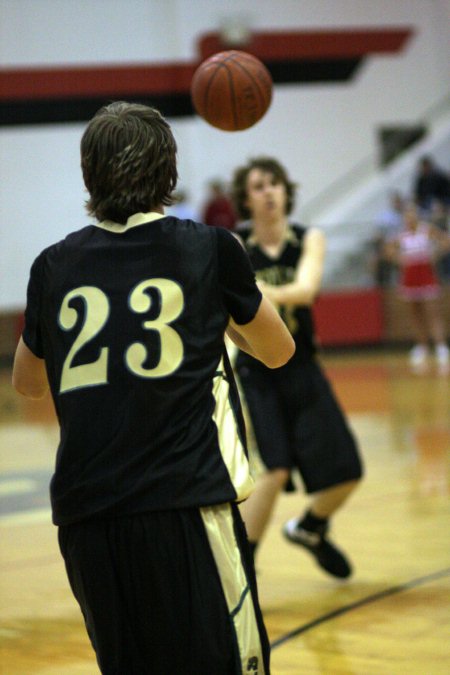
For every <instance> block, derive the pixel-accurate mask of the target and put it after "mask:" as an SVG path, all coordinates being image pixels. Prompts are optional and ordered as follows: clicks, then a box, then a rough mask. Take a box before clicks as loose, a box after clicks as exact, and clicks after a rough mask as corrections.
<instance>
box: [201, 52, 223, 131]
mask: <svg viewBox="0 0 450 675" xmlns="http://www.w3.org/2000/svg"><path fill="white" fill-rule="evenodd" d="M217 65H218V66H220V68H221V67H222V66H223V63H218V64H217ZM218 72H219V68H215V69H214V72H213V74H212V76H211V77H210V78H209V80H208V84H207V85H206V87H205V93H204V100H203V103H204V111H205V118H206V117H207V116H208V94H209V90H210V87H211V86H212V83H213V81H214V78H215V77H216V75H217V73H218Z"/></svg>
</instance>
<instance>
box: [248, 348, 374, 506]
mask: <svg viewBox="0 0 450 675" xmlns="http://www.w3.org/2000/svg"><path fill="white" fill-rule="evenodd" d="M236 370H237V374H238V377H239V382H240V386H241V390H242V393H243V395H244V399H245V404H246V406H247V411H248V417H249V420H250V423H251V426H252V430H253V434H254V438H255V441H256V446H257V449H258V452H259V455H260V459H261V461H262V463H263V465H264V466H265V467H266V468H267V469H275V468H287V469H289V470H294V469H297V470H298V472H299V474H300V477H301V479H302V481H303V484H304V486H305V490H306V492H308V493H312V492H318V491H319V490H324V489H326V488H328V487H332V486H334V485H337V484H339V483H344V482H347V481H350V480H356V479H358V478H360V477H361V475H362V465H361V459H360V455H359V452H358V448H357V444H356V441H355V438H354V436H353V433H352V432H351V430H350V428H349V425H348V423H347V421H346V419H345V417H344V414H343V412H342V410H341V408H340V406H339V404H338V402H337V400H336V397H335V395H334V393H333V390H332V388H331V386H330V384H329V382H328V380H327V378H326V377H325V375H324V373H323V371H322V370H321V368H320V366H319V364H318V363H317V362H315V361H312V362H307V363H302V362H300V361H296V360H293V361H290V362H288V363H287V364H286V365H285V366H283V367H281V368H277V369H274V370H271V369H269V368H266V367H264V366H260V365H259V364H258V363H250V364H247V363H242V364H239V362H238V364H237V367H236Z"/></svg>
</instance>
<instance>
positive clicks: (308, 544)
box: [283, 518, 352, 579]
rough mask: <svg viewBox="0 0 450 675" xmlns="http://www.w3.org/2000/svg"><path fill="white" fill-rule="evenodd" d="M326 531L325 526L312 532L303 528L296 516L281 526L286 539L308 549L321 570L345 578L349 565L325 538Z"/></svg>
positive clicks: (350, 571)
mask: <svg viewBox="0 0 450 675" xmlns="http://www.w3.org/2000/svg"><path fill="white" fill-rule="evenodd" d="M326 533H327V528H326V527H322V528H320V529H319V530H316V531H314V532H313V531H311V530H305V529H304V528H303V527H300V526H299V519H298V518H291V520H288V521H287V523H285V525H284V527H283V534H284V536H285V537H286V539H288V540H289V541H290V542H292V543H293V544H298V545H300V546H303V548H305V549H306V550H307V551H309V552H310V553H311V554H312V555H313V556H314V558H315V559H316V562H317V564H318V565H319V566H320V567H321V568H322V569H323V570H325V571H326V572H328V574H332V575H333V576H334V577H339V578H340V579H346V578H347V577H349V576H350V575H351V573H352V568H351V565H350V563H349V561H348V560H347V558H346V557H345V556H344V554H343V553H341V551H339V549H338V548H336V546H334V544H332V543H331V542H330V541H329V540H328V539H327V538H326Z"/></svg>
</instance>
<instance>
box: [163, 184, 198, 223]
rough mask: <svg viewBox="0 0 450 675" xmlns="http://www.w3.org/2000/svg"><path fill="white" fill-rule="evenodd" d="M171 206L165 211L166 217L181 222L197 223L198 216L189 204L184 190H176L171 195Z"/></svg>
mask: <svg viewBox="0 0 450 675" xmlns="http://www.w3.org/2000/svg"><path fill="white" fill-rule="evenodd" d="M172 197H173V200H174V201H173V204H172V205H171V206H168V207H167V208H166V209H165V213H166V214H167V215H168V216H175V217H176V218H181V219H182V220H195V221H197V222H198V220H199V216H198V213H197V212H196V210H195V209H194V207H193V206H192V205H191V203H190V202H189V195H188V193H187V192H186V191H185V190H176V191H175V192H174V193H173V194H172Z"/></svg>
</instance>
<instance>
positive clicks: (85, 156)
mask: <svg viewBox="0 0 450 675" xmlns="http://www.w3.org/2000/svg"><path fill="white" fill-rule="evenodd" d="M176 153H177V145H176V142H175V139H174V137H173V134H172V131H171V128H170V126H169V124H168V123H167V122H166V120H165V119H164V118H163V117H162V115H161V113H160V112H159V111H158V110H156V109H154V108H150V107H148V106H145V105H141V104H139V103H126V102H125V101H116V102H114V103H111V104H109V105H107V106H104V107H103V108H101V109H100V110H99V111H98V112H97V113H96V115H94V117H93V118H92V119H91V121H90V122H89V124H88V126H87V128H86V130H85V132H84V134H83V137H82V139H81V169H82V172H83V179H84V183H85V185H86V188H87V189H88V191H89V195H90V198H89V200H88V201H87V202H86V208H87V210H88V212H89V214H90V215H94V216H95V217H96V218H97V219H98V220H99V221H101V220H105V219H107V220H113V221H115V222H117V223H126V221H127V219H128V218H129V217H130V216H131V215H133V214H134V213H139V212H143V213H145V212H147V211H151V210H152V209H155V208H157V207H158V206H161V205H164V206H168V205H170V204H171V203H172V201H173V200H172V198H171V194H172V192H173V190H174V189H175V187H176V184H177V180H178V172H177V164H176Z"/></svg>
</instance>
